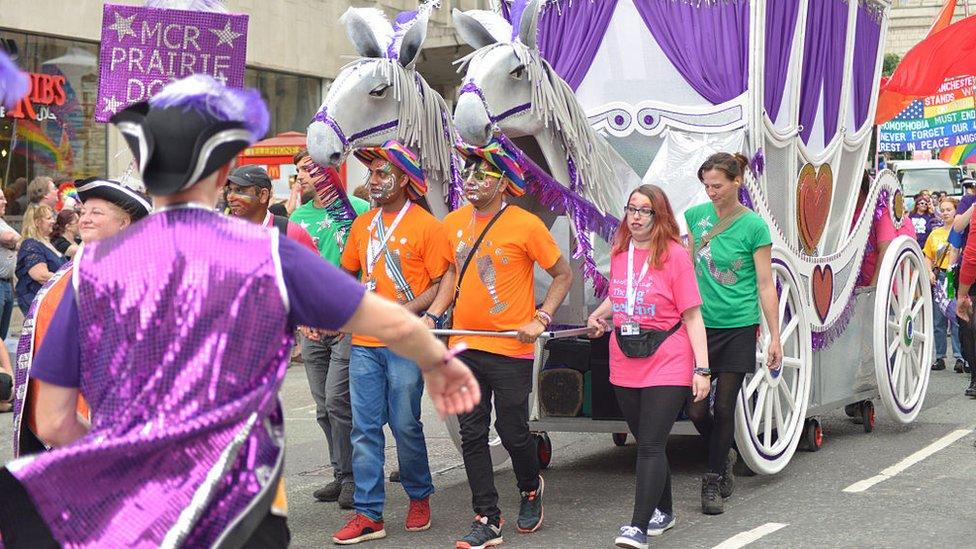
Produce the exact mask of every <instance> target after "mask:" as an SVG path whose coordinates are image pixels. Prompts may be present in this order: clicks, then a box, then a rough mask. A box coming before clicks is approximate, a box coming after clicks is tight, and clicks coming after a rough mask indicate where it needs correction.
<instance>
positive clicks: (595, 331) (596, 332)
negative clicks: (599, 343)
mask: <svg viewBox="0 0 976 549" xmlns="http://www.w3.org/2000/svg"><path fill="white" fill-rule="evenodd" d="M586 327H587V328H589V329H590V330H592V331H591V332H590V334H589V337H590V339H596V338H598V337H600V336H602V335H603V334H604V333H606V332H609V331H610V325H609V324H607V321H606V320H604V319H602V318H596V317H593V316H591V317H589V318H587V319H586Z"/></svg>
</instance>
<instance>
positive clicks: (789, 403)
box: [779, 383, 796, 412]
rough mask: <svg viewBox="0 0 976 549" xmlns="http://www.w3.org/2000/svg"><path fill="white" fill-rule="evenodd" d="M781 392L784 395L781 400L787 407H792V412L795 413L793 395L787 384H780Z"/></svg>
mask: <svg viewBox="0 0 976 549" xmlns="http://www.w3.org/2000/svg"><path fill="white" fill-rule="evenodd" d="M779 391H780V392H782V393H783V397H782V399H781V400H782V401H783V402H786V405H787V406H789V407H790V412H795V411H796V404H794V403H793V395H792V394H791V393H790V389H789V388H788V387H787V386H786V385H785V384H783V383H780V384H779Z"/></svg>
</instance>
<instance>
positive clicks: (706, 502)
mask: <svg viewBox="0 0 976 549" xmlns="http://www.w3.org/2000/svg"><path fill="white" fill-rule="evenodd" d="M720 479H721V476H719V475H716V474H715V473H705V476H703V477H702V488H701V506H702V513H705V514H706V515H721V514H722V513H724V512H725V502H724V501H722V495H721V494H720V493H719V482H720Z"/></svg>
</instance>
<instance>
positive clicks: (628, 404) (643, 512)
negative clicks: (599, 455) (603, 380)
mask: <svg viewBox="0 0 976 549" xmlns="http://www.w3.org/2000/svg"><path fill="white" fill-rule="evenodd" d="M614 391H615V392H616V393H617V403H618V404H620V411H621V412H623V414H624V419H626V420H627V427H629V428H630V432H631V434H633V435H634V438H636V439H637V491H636V494H635V496H634V516H633V518H632V519H631V521H630V524H631V526H637V527H638V528H640V529H642V530H646V529H647V523H648V522H649V521H650V520H651V515H653V514H654V509H655V508H657V509H660V510H661V512H663V513H671V512H672V505H671V468H670V467H669V466H668V456H667V453H666V452H665V450H666V449H667V445H668V434H669V433H670V432H671V426H672V425H674V420H675V418H677V417H678V412H680V411H681V408H682V406H684V404H685V400H686V399H687V398H688V393H689V389H688V387H685V386H674V385H666V386H660V387H644V388H640V389H632V388H630V387H617V386H614Z"/></svg>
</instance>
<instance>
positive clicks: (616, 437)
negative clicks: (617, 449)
mask: <svg viewBox="0 0 976 549" xmlns="http://www.w3.org/2000/svg"><path fill="white" fill-rule="evenodd" d="M613 443H614V444H615V445H617V446H623V445H625V444H627V433H614V434H613Z"/></svg>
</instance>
